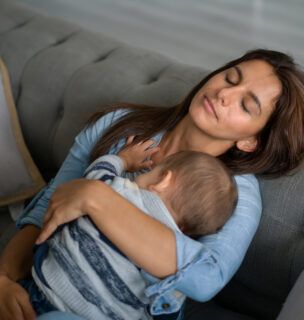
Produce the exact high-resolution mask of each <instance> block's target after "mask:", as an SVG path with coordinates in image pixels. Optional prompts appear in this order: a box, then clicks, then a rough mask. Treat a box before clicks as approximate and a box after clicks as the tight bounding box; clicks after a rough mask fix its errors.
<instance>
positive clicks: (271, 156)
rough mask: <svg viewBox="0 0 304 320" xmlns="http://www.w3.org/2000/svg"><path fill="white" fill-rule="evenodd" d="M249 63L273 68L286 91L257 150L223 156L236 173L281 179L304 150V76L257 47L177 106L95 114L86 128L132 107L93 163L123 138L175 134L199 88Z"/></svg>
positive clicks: (96, 149)
mask: <svg viewBox="0 0 304 320" xmlns="http://www.w3.org/2000/svg"><path fill="white" fill-rule="evenodd" d="M249 60H263V61H265V62H267V63H268V64H270V65H271V66H272V68H273V70H274V73H275V74H276V76H277V77H278V79H279V80H280V81H281V83H282V92H281V95H280V97H279V98H278V100H277V101H276V104H275V109H274V112H273V113H272V115H271V117H270V119H269V120H268V122H267V124H266V125H265V127H264V128H263V129H262V130H261V131H260V132H259V133H258V134H257V142H258V143H257V147H256V150H255V151H254V152H250V153H249V152H248V153H247V152H243V151H240V150H238V149H237V148H236V147H235V146H234V147H232V148H230V149H229V150H228V151H227V152H225V153H224V154H223V155H221V156H220V157H219V158H220V159H221V160H223V161H224V163H225V164H226V165H227V166H228V167H229V168H230V169H231V170H232V172H234V173H236V174H242V173H254V174H262V175H271V176H278V175H283V174H285V173H287V172H288V171H290V170H292V169H294V168H295V167H297V166H298V164H299V163H300V161H301V159H302V157H303V151H304V130H303V128H304V77H303V73H302V70H301V69H300V67H298V66H297V65H296V64H295V62H294V61H293V59H292V58H291V57H290V56H288V55H286V54H284V53H281V52H278V51H272V50H264V49H257V50H252V51H249V52H247V53H246V54H244V55H243V56H242V57H240V58H238V59H235V60H233V61H231V62H229V63H227V64H226V65H224V66H223V67H221V68H219V69H217V70H215V71H213V72H211V73H210V74H209V75H207V76H206V77H205V78H204V79H203V80H201V81H200V82H199V83H198V84H197V85H196V86H195V87H194V88H193V89H192V90H191V91H190V92H189V94H188V95H187V96H186V97H185V99H184V100H183V101H181V102H180V103H179V104H177V105H175V106H171V107H159V106H158V107H156V106H147V105H134V104H130V103H119V104H116V105H112V106H108V107H106V108H104V109H103V110H102V111H100V112H97V113H95V114H94V115H93V116H92V117H91V118H90V119H89V122H88V124H89V125H92V124H93V123H95V122H96V121H97V120H98V119H99V118H100V117H102V116H104V115H105V114H107V113H109V112H112V111H115V110H118V109H129V110H130V111H132V112H126V113H125V115H123V116H122V117H121V118H120V119H119V120H118V121H117V122H116V123H114V124H113V125H112V126H111V127H110V128H109V129H108V130H107V131H106V132H105V134H104V135H103V136H102V137H101V138H100V140H99V141H98V142H97V144H96V145H95V147H94V148H93V150H92V153H91V160H94V159H96V158H97V157H98V156H100V155H101V154H105V153H107V152H108V151H109V149H110V147H111V146H112V145H113V144H115V143H117V142H118V141H119V139H121V138H125V137H127V136H130V135H136V139H135V141H134V142H136V141H142V140H146V139H149V138H151V137H152V136H154V135H155V134H156V133H158V132H161V131H170V130H172V129H173V128H174V127H175V126H176V124H177V123H179V121H180V120H181V119H182V118H183V117H184V116H185V115H186V114H187V113H188V109H189V106H190V103H191V101H192V99H193V97H194V96H195V94H196V93H197V92H198V91H199V90H200V89H201V87H202V86H203V85H204V84H205V83H206V82H208V80H209V79H211V78H212V77H213V76H214V75H216V74H218V73H220V72H222V71H224V70H226V69H229V68H231V67H233V66H235V65H238V64H240V63H241V62H244V61H249Z"/></svg>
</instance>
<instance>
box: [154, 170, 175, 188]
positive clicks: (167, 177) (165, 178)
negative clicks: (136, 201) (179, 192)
mask: <svg viewBox="0 0 304 320" xmlns="http://www.w3.org/2000/svg"><path fill="white" fill-rule="evenodd" d="M172 176H173V175H172V171H171V170H166V171H165V172H164V173H163V174H162V175H161V176H160V180H159V181H158V182H156V183H154V184H151V185H149V187H148V189H149V190H150V191H154V192H157V193H161V192H164V191H165V190H166V189H168V187H169V186H170V185H171V180H172Z"/></svg>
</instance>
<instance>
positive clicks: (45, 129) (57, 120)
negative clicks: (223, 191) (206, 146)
mask: <svg viewBox="0 0 304 320" xmlns="http://www.w3.org/2000/svg"><path fill="white" fill-rule="evenodd" d="M0 56H1V57H2V58H3V60H4V61H5V63H6V65H7V66H8V69H9V71H10V74H11V81H12V87H13V93H14V97H15V101H16V104H17V110H18V114H19V117H20V122H21V126H22V129H23V132H24V137H25V140H26V143H27V145H28V147H29V149H30V151H31V153H32V155H33V158H34V160H35V161H36V163H37V165H38V166H39V168H40V169H41V171H42V172H43V174H44V175H45V176H47V175H48V174H54V173H55V171H56V170H57V169H58V167H59V166H60V164H61V162H62V161H63V159H64V157H65V155H66V154H67V151H68V149H69V148H70V146H71V144H72V142H73V138H74V136H75V135H76V134H77V133H78V132H79V131H80V129H81V128H82V126H83V125H84V124H85V122H86V119H87V117H88V116H89V114H91V113H92V112H94V111H95V110H97V109H98V108H102V106H104V105H106V104H109V103H113V102H119V101H127V102H137V103H144V104H150V105H164V106H166V105H172V104H175V103H177V102H178V101H180V99H181V98H182V97H183V96H184V95H185V94H186V93H187V92H188V91H189V90H190V89H191V88H192V87H193V86H194V85H195V84H196V83H198V82H199V81H200V80H201V79H202V78H203V77H204V75H206V69H208V66H201V67H192V66H186V65H183V64H181V63H178V62H176V61H173V60H172V59H170V58H167V57H164V56H162V55H160V54H157V53H153V52H151V51H147V50H144V49H139V48H134V47H130V46H128V45H126V44H123V43H121V42H118V41H116V40H113V39H111V38H108V37H106V36H104V35H102V34H97V33H92V32H88V31H85V30H83V29H81V28H79V27H78V26H75V25H72V24H70V23H67V22H64V21H60V20H57V19H54V18H50V17H44V16H42V15H40V14H36V13H35V12H33V11H29V10H27V9H24V8H22V7H21V6H19V5H14V4H13V3H8V2H6V1H4V0H0ZM204 67H205V68H204ZM259 181H260V185H261V192H262V199H263V207H264V209H263V214H262V221H261V224H260V227H259V229H258V232H257V234H256V236H255V238H254V240H253V243H252V245H251V246H250V248H249V251H248V253H247V255H246V258H245V261H244V263H243V264H242V266H241V268H240V270H239V271H238V272H237V274H236V276H235V277H234V278H233V279H232V281H231V282H230V283H229V284H228V285H227V286H226V288H225V289H224V290H223V291H222V292H221V293H220V294H219V295H218V296H217V297H216V298H215V301H213V302H212V303H211V304H208V305H207V307H206V304H202V303H196V304H195V312H194V311H191V310H189V308H188V309H187V312H186V319H190V320H195V319H221V318H220V316H219V315H220V314H221V315H222V319H247V318H248V317H249V319H275V317H276V315H277V314H278V313H279V311H280V309H281V307H282V304H283V302H284V300H285V298H286V296H287V294H288V292H289V291H290V289H291V287H292V285H293V284H294V282H295V279H296V278H297V277H298V275H299V274H300V273H301V271H302V270H303V268H304V233H303V230H304V228H303V225H304V221H303V219H304V212H303V211H304V198H303V196H302V194H303V190H304V171H303V170H299V172H297V173H294V174H293V175H290V176H286V177H282V178H279V179H262V178H259ZM202 285H203V284H202ZM209 306H210V307H209ZM228 309H229V310H230V311H228ZM212 315H213V316H212ZM246 315H247V316H246ZM225 316H226V317H225ZM242 317H243V318H242Z"/></svg>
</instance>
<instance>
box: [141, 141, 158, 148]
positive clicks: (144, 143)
mask: <svg viewBox="0 0 304 320" xmlns="http://www.w3.org/2000/svg"><path fill="white" fill-rule="evenodd" d="M155 142H156V141H154V140H152V139H149V140H146V141H142V142H141V143H140V146H141V148H142V149H143V150H148V149H149V148H153V147H152V146H153V144H155Z"/></svg>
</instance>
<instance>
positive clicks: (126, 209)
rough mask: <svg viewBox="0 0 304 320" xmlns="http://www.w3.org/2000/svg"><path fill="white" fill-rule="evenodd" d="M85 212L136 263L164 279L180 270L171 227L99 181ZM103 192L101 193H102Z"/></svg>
mask: <svg viewBox="0 0 304 320" xmlns="http://www.w3.org/2000/svg"><path fill="white" fill-rule="evenodd" d="M92 192H94V194H95V196H94V195H93V194H92V193H91V196H90V199H91V200H90V202H89V203H88V208H87V210H86V212H87V213H88V214H89V216H90V217H91V219H92V220H93V221H94V223H95V224H96V226H97V227H98V228H99V229H100V230H101V231H102V232H103V233H104V234H105V235H106V236H107V237H108V238H109V239H110V240H111V241H112V242H113V243H114V244H115V245H116V246H117V247H118V248H119V249H120V250H121V251H122V252H123V253H124V254H125V255H126V256H128V257H129V258H130V259H131V260H132V261H133V262H134V263H135V264H136V265H137V266H139V267H141V268H143V269H144V270H145V271H146V272H148V273H150V274H152V275H153V276H155V277H159V278H163V277H167V276H169V275H172V274H174V273H175V272H176V270H177V263H176V241H175V235H174V232H173V231H172V230H170V229H169V228H167V227H166V226H165V225H163V224H162V223H160V222H159V221H156V220H155V219H153V218H151V217H149V216H148V215H146V214H144V213H143V212H142V211H141V210H139V209H138V208H137V207H135V206H134V205H133V204H131V203H130V202H129V201H127V200H126V199H124V198H123V197H122V196H120V195H119V194H118V193H117V192H115V191H114V190H113V189H112V188H110V187H109V186H107V185H106V184H104V183H102V182H100V181H96V183H95V186H94V188H93V189H92ZM101 195H102V196H101Z"/></svg>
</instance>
